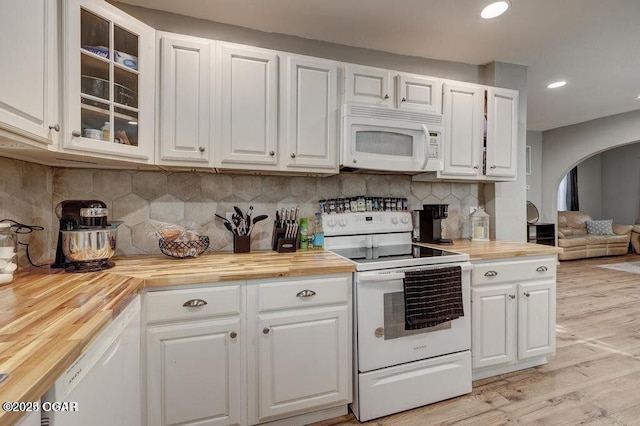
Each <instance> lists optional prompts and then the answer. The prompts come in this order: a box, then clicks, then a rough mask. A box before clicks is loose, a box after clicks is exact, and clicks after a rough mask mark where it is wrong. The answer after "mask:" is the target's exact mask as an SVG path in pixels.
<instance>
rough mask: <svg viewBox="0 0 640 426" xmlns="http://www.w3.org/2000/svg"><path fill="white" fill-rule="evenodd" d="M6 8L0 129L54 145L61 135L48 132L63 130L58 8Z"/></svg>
mask: <svg viewBox="0 0 640 426" xmlns="http://www.w3.org/2000/svg"><path fill="white" fill-rule="evenodd" d="M9 3H11V5H10V6H9ZM2 8H3V11H2V13H0V28H2V31H3V34H4V35H3V37H0V57H1V58H2V72H0V127H4V128H7V129H9V130H11V131H13V132H15V133H18V134H20V135H25V136H27V137H34V139H35V140H36V141H38V142H41V143H45V144H51V143H52V142H55V141H56V140H57V134H58V133H57V132H56V131H55V130H53V131H52V130H51V129H49V126H55V125H56V124H59V120H58V117H57V112H58V110H57V108H55V106H56V105H57V96H58V94H57V87H58V84H57V81H56V79H57V77H58V73H57V66H58V61H57V50H56V49H57V44H56V37H55V35H56V33H57V22H56V20H57V11H56V6H55V2H51V1H47V0H24V1H19V2H4V3H3V6H2ZM9 8H10V9H11V11H10V12H9V10H8V9H9Z"/></svg>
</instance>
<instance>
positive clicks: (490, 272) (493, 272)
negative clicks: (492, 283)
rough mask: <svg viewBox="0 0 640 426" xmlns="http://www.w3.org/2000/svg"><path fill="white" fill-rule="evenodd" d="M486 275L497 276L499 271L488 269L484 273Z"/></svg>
mask: <svg viewBox="0 0 640 426" xmlns="http://www.w3.org/2000/svg"><path fill="white" fill-rule="evenodd" d="M484 276H485V277H497V276H498V273H497V272H496V271H487V272H485V273H484Z"/></svg>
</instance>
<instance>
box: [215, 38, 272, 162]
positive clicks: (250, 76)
mask: <svg viewBox="0 0 640 426" xmlns="http://www.w3.org/2000/svg"><path fill="white" fill-rule="evenodd" d="M220 46H221V47H220V49H221V53H220V56H219V60H220V62H221V66H222V71H221V82H220V84H221V99H220V100H221V105H220V116H221V123H220V126H221V140H220V145H221V158H220V162H221V166H222V167H232V168H250V167H247V165H252V164H253V165H259V166H260V167H261V168H266V169H275V168H276V166H277V161H276V159H277V155H276V154H277V152H276V146H277V135H278V133H277V131H278V129H277V126H278V109H277V107H278V99H277V87H278V85H277V79H278V75H277V72H278V67H277V60H278V57H277V55H276V54H275V52H269V51H264V50H261V49H251V48H245V47H241V46H235V45H230V44H227V43H221V44H220ZM234 163H235V165H234Z"/></svg>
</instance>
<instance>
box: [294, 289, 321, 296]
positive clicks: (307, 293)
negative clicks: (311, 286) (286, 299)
mask: <svg viewBox="0 0 640 426" xmlns="http://www.w3.org/2000/svg"><path fill="white" fill-rule="evenodd" d="M315 295H316V292H315V291H313V290H302V291H301V292H300V293H298V294H296V297H311V296H315Z"/></svg>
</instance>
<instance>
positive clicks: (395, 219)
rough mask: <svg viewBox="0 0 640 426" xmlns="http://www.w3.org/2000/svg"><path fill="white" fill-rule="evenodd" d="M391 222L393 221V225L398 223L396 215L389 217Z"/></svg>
mask: <svg viewBox="0 0 640 426" xmlns="http://www.w3.org/2000/svg"><path fill="white" fill-rule="evenodd" d="M391 223H393V224H394V225H397V224H398V218H397V217H396V216H394V217H392V218H391Z"/></svg>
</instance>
